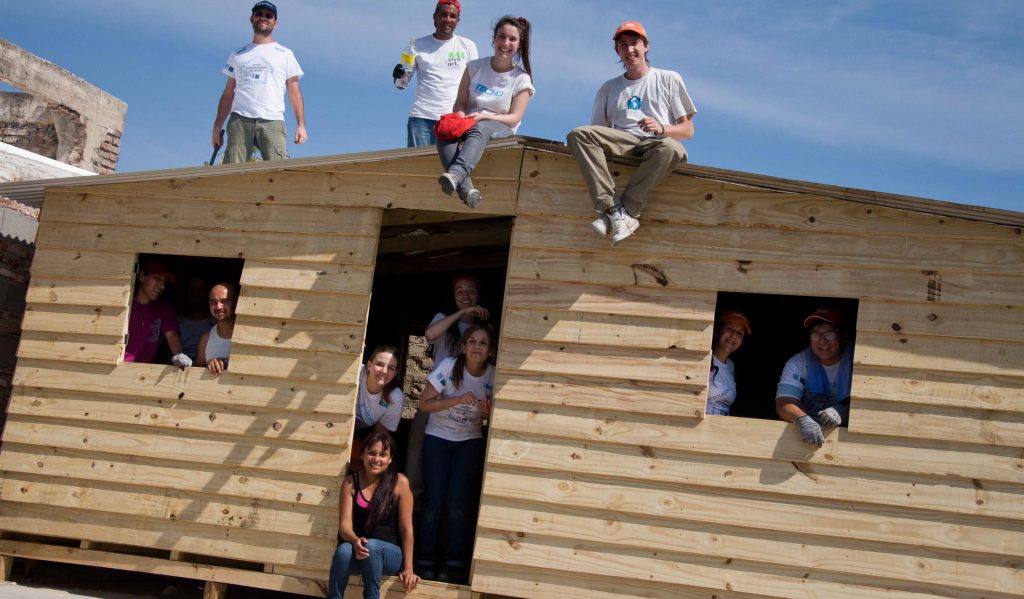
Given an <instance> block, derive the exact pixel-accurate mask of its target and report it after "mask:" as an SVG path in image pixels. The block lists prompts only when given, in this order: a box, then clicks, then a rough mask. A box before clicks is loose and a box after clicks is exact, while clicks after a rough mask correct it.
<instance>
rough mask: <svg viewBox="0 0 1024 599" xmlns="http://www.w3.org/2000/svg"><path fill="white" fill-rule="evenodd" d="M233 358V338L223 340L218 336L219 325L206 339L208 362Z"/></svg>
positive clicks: (214, 327) (213, 328)
mask: <svg viewBox="0 0 1024 599" xmlns="http://www.w3.org/2000/svg"><path fill="white" fill-rule="evenodd" d="M230 357H231V338H230V337H229V338H227V339H225V338H223V337H221V336H220V335H218V334H217V325H213V327H212V328H211V329H210V336H209V337H207V338H206V361H207V362H209V361H210V360H213V359H214V358H216V359H218V360H227V359H228V358H230Z"/></svg>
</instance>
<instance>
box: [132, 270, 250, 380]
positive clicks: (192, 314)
mask: <svg viewBox="0 0 1024 599" xmlns="http://www.w3.org/2000/svg"><path fill="white" fill-rule="evenodd" d="M244 264H245V261H244V260H242V259H239V258H215V257H206V256H178V255H173V254H139V256H138V259H137V261H136V263H135V269H134V274H133V277H132V279H133V280H132V294H131V298H130V300H129V301H130V307H129V310H128V328H127V333H126V337H125V345H126V348H125V356H124V361H125V362H141V363H149V364H171V363H172V359H173V358H174V355H175V354H174V353H172V352H171V347H170V341H169V339H170V338H171V337H173V335H169V334H168V333H169V331H171V330H175V331H177V340H178V342H179V343H180V344H181V349H182V352H181V353H184V354H185V355H187V356H188V357H189V359H190V360H192V361H193V362H195V360H196V357H197V356H196V354H197V353H198V349H199V348H198V344H199V340H200V338H201V336H202V335H203V334H204V333H206V332H209V331H210V330H211V328H212V327H213V325H214V324H215V320H214V318H213V316H212V314H211V307H210V298H209V292H210V288H211V287H213V286H214V285H217V284H218V283H228V284H231V285H233V286H234V288H235V289H236V290H237V289H238V285H239V281H240V280H241V277H242V268H243V266H244ZM147 268H148V269H150V270H151V271H154V272H151V273H146V272H145V271H146V269H147ZM152 274H157V275H159V277H157V278H159V279H161V280H156V279H157V278H154V277H152V276H148V275H152ZM236 293H237V291H236ZM235 299H236V300H237V297H236V298H235ZM139 300H142V302H140V301H139ZM168 321H170V322H168Z"/></svg>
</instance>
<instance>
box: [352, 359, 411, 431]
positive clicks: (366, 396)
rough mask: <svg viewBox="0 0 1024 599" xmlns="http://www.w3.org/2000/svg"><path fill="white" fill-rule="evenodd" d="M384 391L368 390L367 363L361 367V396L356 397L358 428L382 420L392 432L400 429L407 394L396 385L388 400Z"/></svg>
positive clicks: (385, 426)
mask: <svg viewBox="0 0 1024 599" xmlns="http://www.w3.org/2000/svg"><path fill="white" fill-rule="evenodd" d="M383 395H384V392H383V391H381V392H380V393H370V392H369V391H367V390H366V364H363V367H362V368H360V369H359V397H357V398H356V430H359V429H363V428H366V427H368V426H373V425H375V424H377V423H378V422H380V423H381V424H383V425H384V428H386V429H388V430H389V431H391V432H395V431H396V430H398V424H399V422H401V421H402V407H403V405H404V403H405V396H404V395H403V394H402V390H401V389H399V388H398V387H395V388H394V389H392V390H391V393H388V401H387V402H385V401H384V397H383Z"/></svg>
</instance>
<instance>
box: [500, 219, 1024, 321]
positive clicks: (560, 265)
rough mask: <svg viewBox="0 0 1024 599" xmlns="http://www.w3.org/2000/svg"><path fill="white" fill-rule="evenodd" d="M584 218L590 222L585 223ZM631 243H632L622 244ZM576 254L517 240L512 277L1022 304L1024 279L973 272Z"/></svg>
mask: <svg viewBox="0 0 1024 599" xmlns="http://www.w3.org/2000/svg"><path fill="white" fill-rule="evenodd" d="M584 224H585V223H584ZM623 245H625V244H623ZM628 252H629V248H628V247H623V248H622V249H621V250H616V251H614V252H586V253H584V252H571V251H560V250H552V249H539V248H519V247H518V246H513V250H512V257H511V259H510V260H509V277H514V278H517V279H536V280H539V281H561V282H565V283H583V284H586V285H606V286H609V287H649V288H658V287H664V288H668V289H680V290H684V289H689V290H706V291H732V292H740V293H773V294H782V295H792V294H793V291H794V290H795V289H806V290H808V292H807V293H808V294H810V293H811V290H824V289H827V290H828V295H829V296H832V297H852V298H861V299H863V298H873V299H891V300H897V301H928V300H929V298H930V299H932V300H933V301H939V300H941V301H948V302H954V303H964V304H975V305H983V306H993V305H1016V304H1017V303H1018V302H1019V299H1018V298H1020V297H1021V296H1022V295H1024V277H1016V276H1004V275H990V274H981V273H972V272H951V273H937V272H933V271H922V270H916V269H911V270H898V269H876V268H866V267H865V268H846V267H840V266H832V265H824V264H815V263H808V264H804V265H802V266H796V265H792V264H780V263H774V262H750V261H747V260H732V261H726V260H723V261H718V262H715V261H711V260H696V259H688V258H684V257H677V256H674V255H658V256H653V255H649V254H641V253H637V254H633V253H628Z"/></svg>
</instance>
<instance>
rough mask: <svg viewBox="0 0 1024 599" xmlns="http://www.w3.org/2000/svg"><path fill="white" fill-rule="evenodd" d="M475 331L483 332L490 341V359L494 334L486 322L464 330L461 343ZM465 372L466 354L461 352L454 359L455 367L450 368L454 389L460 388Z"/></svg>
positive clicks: (492, 328)
mask: <svg viewBox="0 0 1024 599" xmlns="http://www.w3.org/2000/svg"><path fill="white" fill-rule="evenodd" d="M477 331H484V332H485V333H487V339H488V341H490V352H489V355H488V357H490V355H493V352H494V337H495V336H496V334H495V332H494V327H492V326H491V325H489V324H487V323H486V322H481V323H478V324H474V325H472V326H470V327H469V328H468V329H466V332H465V333H463V334H462V342H463V343H465V342H466V340H467V339H469V336H470V335H472V334H473V333H475V332H477ZM465 372H466V353H465V352H463V353H461V354H459V357H457V358H455V365H454V366H452V385H453V386H454V388H455V389H458V388H459V387H462V379H463V375H464V374H465Z"/></svg>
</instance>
